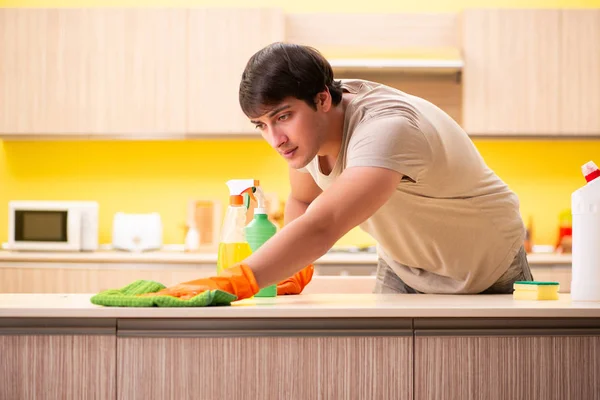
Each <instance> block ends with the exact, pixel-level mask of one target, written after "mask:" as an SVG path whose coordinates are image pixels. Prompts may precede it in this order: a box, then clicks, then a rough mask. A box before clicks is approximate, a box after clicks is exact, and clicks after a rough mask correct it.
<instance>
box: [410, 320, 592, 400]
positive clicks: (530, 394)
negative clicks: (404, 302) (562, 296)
mask: <svg viewBox="0 0 600 400" xmlns="http://www.w3.org/2000/svg"><path fill="white" fill-rule="evenodd" d="M482 321H483V322H482ZM482 321H475V322H472V321H468V323H473V324H477V323H480V324H485V323H486V321H485V320H482ZM515 321H518V320H514V319H513V320H507V321H499V322H498V323H496V326H495V327H492V328H489V327H488V328H482V329H472V328H470V327H460V326H457V327H456V328H454V329H437V328H435V329H433V328H432V329H431V330H428V329H425V330H422V329H420V327H419V325H420V324H419V322H418V321H415V389H414V390H415V397H414V398H415V399H416V400H425V399H436V400H437V399H464V400H475V399H489V400H504V399H523V400H537V399H551V400H563V399H589V400H598V399H600V357H599V355H600V331H599V330H598V328H597V326H598V322H597V321H591V322H590V321H589V320H588V321H584V322H582V324H588V325H595V326H596V328H585V329H562V330H561V328H558V326H560V324H561V323H560V322H553V321H542V322H540V320H539V319H538V320H537V321H536V320H535V319H527V322H530V325H531V326H535V325H536V324H537V325H538V327H537V328H528V327H519V328H516V327H515V328H514V329H504V328H501V326H510V325H511V323H514V322H515ZM451 323H454V324H458V323H457V322H451ZM543 323H546V328H540V327H539V325H541V324H543ZM555 327H556V328H555Z"/></svg>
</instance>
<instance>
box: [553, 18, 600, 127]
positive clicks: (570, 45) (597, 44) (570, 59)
mask: <svg viewBox="0 0 600 400" xmlns="http://www.w3.org/2000/svg"><path fill="white" fill-rule="evenodd" d="M561 14H562V19H561V25H562V35H561V52H562V55H561V65H560V68H561V71H560V72H561V76H560V85H561V86H560V92H559V93H560V98H559V100H560V118H561V120H560V126H561V132H562V133H564V134H572V135H600V9H590V10H563V11H561Z"/></svg>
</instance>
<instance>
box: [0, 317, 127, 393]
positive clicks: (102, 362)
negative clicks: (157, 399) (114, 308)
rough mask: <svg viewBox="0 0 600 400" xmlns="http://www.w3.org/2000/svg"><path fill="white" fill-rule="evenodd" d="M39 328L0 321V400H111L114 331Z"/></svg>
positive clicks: (114, 388)
mask: <svg viewBox="0 0 600 400" xmlns="http://www.w3.org/2000/svg"><path fill="white" fill-rule="evenodd" d="M113 324H114V323H113ZM2 325H4V326H2ZM43 325H48V324H45V323H42V324H40V325H39V326H37V327H31V328H30V327H28V328H14V327H7V326H6V321H3V320H2V319H0V354H1V355H2V357H0V399H3V400H45V399H48V400H55V399H61V400H106V399H114V398H115V394H116V389H117V386H116V347H117V340H116V336H115V330H114V327H113V328H112V333H111V329H110V328H105V327H88V328H83V329H80V332H77V330H75V329H71V328H70V327H68V326H61V327H53V328H48V327H44V326H43ZM50 325H51V324H50ZM63 330H64V331H63ZM61 331H62V332H61Z"/></svg>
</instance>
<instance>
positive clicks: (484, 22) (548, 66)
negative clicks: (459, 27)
mask: <svg viewBox="0 0 600 400" xmlns="http://www.w3.org/2000/svg"><path fill="white" fill-rule="evenodd" d="M560 20H561V19H560V11H559V10H524V9H523V10H494V9H491V10H465V12H464V15H463V23H464V25H463V32H462V39H463V57H464V61H465V66H464V73H463V77H464V81H463V85H464V86H463V87H464V89H463V90H464V92H463V100H464V105H463V113H464V114H463V126H464V128H465V129H466V131H467V132H468V133H470V134H499V135H500V134H502V135H538V134H557V133H559V132H560V112H559V94H560V86H561V85H560V78H561V71H560V42H561V31H560Z"/></svg>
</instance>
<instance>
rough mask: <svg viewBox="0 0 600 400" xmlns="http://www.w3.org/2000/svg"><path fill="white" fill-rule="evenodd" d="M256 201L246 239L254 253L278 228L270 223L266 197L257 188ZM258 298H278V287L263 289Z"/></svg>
mask: <svg viewBox="0 0 600 400" xmlns="http://www.w3.org/2000/svg"><path fill="white" fill-rule="evenodd" d="M255 196H256V201H257V203H258V204H257V207H256V208H255V209H254V218H253V219H252V221H250V223H249V224H248V225H247V226H246V229H245V231H246V239H247V240H248V243H249V244H250V248H251V249H252V251H253V252H254V251H256V250H258V248H259V247H260V246H262V245H263V244H264V243H265V242H266V241H267V240H269V239H270V238H271V237H272V236H273V235H274V234H275V233H276V232H277V226H275V224H273V223H272V222H271V221H269V218H268V217H267V211H266V208H265V196H264V193H263V191H262V189H261V188H260V186H257V187H256V193H255ZM255 296H256V297H275V296H277V285H271V286H267V287H265V288H262V289H261V290H260V291H259V292H258V293H257V294H255Z"/></svg>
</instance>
